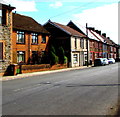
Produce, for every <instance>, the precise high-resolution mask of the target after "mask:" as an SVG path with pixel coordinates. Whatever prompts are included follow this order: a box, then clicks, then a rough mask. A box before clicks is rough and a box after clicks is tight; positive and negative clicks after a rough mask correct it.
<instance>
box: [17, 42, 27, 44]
mask: <svg viewBox="0 0 120 117" xmlns="http://www.w3.org/2000/svg"><path fill="white" fill-rule="evenodd" d="M16 44H25V43H19V42H17V43H16Z"/></svg>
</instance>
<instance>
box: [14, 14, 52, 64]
mask: <svg viewBox="0 0 120 117" xmlns="http://www.w3.org/2000/svg"><path fill="white" fill-rule="evenodd" d="M49 35H50V33H49V32H48V31H47V30H46V29H45V28H44V27H43V26H42V25H40V24H39V23H37V22H36V21H35V20H34V19H33V18H31V17H28V16H24V15H20V14H17V13H13V32H12V63H25V64H29V63H34V64H35V63H38V62H40V57H41V55H42V54H43V53H45V52H46V51H47V46H48V40H49ZM38 59H39V60H38Z"/></svg>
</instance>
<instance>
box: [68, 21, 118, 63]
mask: <svg viewBox="0 0 120 117" xmlns="http://www.w3.org/2000/svg"><path fill="white" fill-rule="evenodd" d="M68 26H70V27H71V28H73V29H74V30H77V31H78V32H80V33H83V34H86V28H85V27H84V28H83V27H81V26H80V25H79V26H77V25H76V24H75V23H73V22H72V21H70V22H69V23H68ZM87 32H88V35H87V36H88V39H89V57H90V60H91V61H92V63H93V62H94V59H96V58H114V59H117V58H119V54H118V53H119V51H118V48H119V47H118V45H117V44H116V43H114V42H113V41H112V40H111V39H110V38H109V37H106V34H105V33H101V31H100V30H95V28H94V27H87Z"/></svg>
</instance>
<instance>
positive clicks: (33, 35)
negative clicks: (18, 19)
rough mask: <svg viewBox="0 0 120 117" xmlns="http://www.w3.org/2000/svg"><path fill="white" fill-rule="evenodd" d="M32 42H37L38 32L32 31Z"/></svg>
mask: <svg viewBox="0 0 120 117" xmlns="http://www.w3.org/2000/svg"><path fill="white" fill-rule="evenodd" d="M32 44H38V34H36V33H32Z"/></svg>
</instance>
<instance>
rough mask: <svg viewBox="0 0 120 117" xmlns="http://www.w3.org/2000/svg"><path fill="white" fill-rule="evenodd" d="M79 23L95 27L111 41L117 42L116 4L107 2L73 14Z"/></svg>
mask: <svg viewBox="0 0 120 117" xmlns="http://www.w3.org/2000/svg"><path fill="white" fill-rule="evenodd" d="M73 16H74V18H75V20H77V22H79V23H80V24H83V25H85V23H88V26H91V27H95V28H96V29H97V30H101V31H102V32H103V33H106V34H107V36H109V37H110V38H111V39H112V40H113V41H115V42H116V43H118V4H117V3H114V4H109V5H104V6H101V7H96V8H92V9H87V10H84V11H83V12H82V13H80V14H74V15H73Z"/></svg>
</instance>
